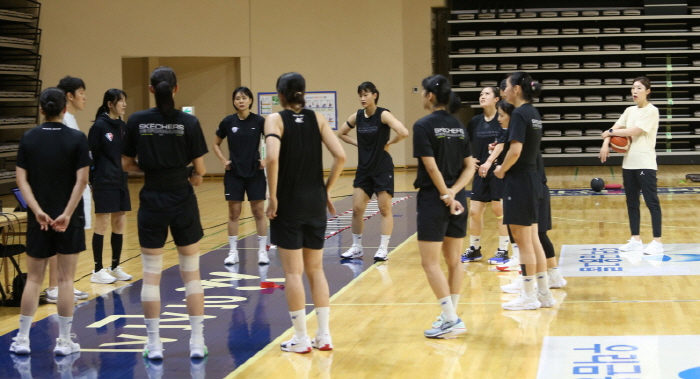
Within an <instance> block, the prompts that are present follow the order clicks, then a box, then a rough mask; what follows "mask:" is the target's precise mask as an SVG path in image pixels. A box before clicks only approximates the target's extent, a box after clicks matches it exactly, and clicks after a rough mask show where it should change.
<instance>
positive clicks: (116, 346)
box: [0, 193, 416, 379]
mask: <svg viewBox="0 0 700 379" xmlns="http://www.w3.org/2000/svg"><path fill="white" fill-rule="evenodd" d="M404 196H410V197H409V198H408V199H406V200H405V201H400V202H398V203H396V204H395V205H394V233H393V237H392V240H391V248H394V247H395V246H397V245H399V244H400V243H401V242H403V241H404V240H406V239H407V238H408V237H410V236H411V235H413V233H415V231H416V225H415V217H412V215H413V214H414V212H415V209H416V205H415V204H416V203H415V201H416V198H415V196H414V193H397V194H395V197H404ZM351 208H352V199H351V198H345V199H343V200H340V201H338V202H336V209H337V210H338V211H339V212H344V211H345V210H349V209H351ZM409 215H411V216H410V217H409ZM337 222H339V221H337ZM329 225H330V223H329ZM379 230H380V217H379V215H375V216H373V217H371V218H369V219H368V220H367V221H366V223H365V233H364V237H363V245H364V246H365V257H364V259H353V260H341V258H340V257H339V255H340V253H341V252H343V251H344V249H347V248H349V247H350V245H351V244H352V232H351V231H350V229H345V230H343V231H340V232H339V233H337V234H335V235H333V236H331V237H330V238H328V239H327V240H326V244H325V249H324V266H325V271H326V276H327V278H328V284H329V287H330V293H331V296H332V295H333V294H334V293H336V292H338V291H339V290H340V289H341V288H343V287H344V286H346V285H347V284H348V283H349V282H350V281H352V280H353V278H355V277H356V276H358V275H359V274H360V273H361V272H362V271H364V270H366V269H367V268H369V267H370V266H371V265H372V264H373V263H374V260H373V259H372V257H373V255H374V253H375V251H376V247H377V246H379V241H380V235H379ZM222 238H225V237H222ZM238 248H239V253H240V256H241V262H240V263H239V264H237V265H233V266H225V265H224V264H223V262H224V258H226V256H227V254H228V246H225V247H224V248H221V249H218V250H214V251H211V252H209V253H206V254H204V255H202V257H201V260H200V268H201V272H202V280H203V283H202V284H203V286H204V288H205V290H204V295H205V302H206V305H205V321H204V325H205V326H204V336H205V339H206V344H207V346H208V348H209V356H208V357H207V358H205V359H192V360H191V359H190V358H189V336H190V331H189V321H188V317H187V310H186V308H185V300H184V287H183V284H182V280H181V279H180V273H179V268H178V266H174V267H171V268H169V269H167V270H165V271H164V272H163V278H162V282H161V299H162V312H163V313H162V315H161V324H160V325H161V326H160V327H161V338H162V340H163V343H164V348H165V351H164V355H165V359H164V360H163V361H162V363H161V362H155V361H148V360H145V359H144V358H143V357H142V354H141V351H142V349H143V344H144V342H145V340H146V328H145V325H144V322H143V311H142V308H141V285H142V281H140V280H139V281H136V282H134V283H133V284H131V285H129V286H127V287H122V288H120V289H119V290H115V291H113V292H111V293H109V294H106V295H103V296H101V297H98V298H96V299H93V300H90V301H86V302H83V303H81V304H80V305H79V306H78V307H77V308H76V310H75V315H74V320H73V332H74V333H75V334H76V338H75V339H74V340H75V341H76V342H78V343H80V346H81V349H82V351H81V352H80V354H74V355H72V356H69V357H55V356H54V354H53V347H54V344H55V340H56V337H57V336H58V318H57V316H56V315H54V316H51V317H48V318H45V319H43V320H41V321H38V322H35V324H34V325H33V327H32V329H31V334H30V340H31V348H32V353H31V355H30V356H24V357H22V356H16V355H14V354H11V353H9V352H8V350H7V349H9V346H10V344H11V342H12V337H13V336H14V335H16V333H17V331H16V330H15V331H13V332H11V333H8V334H6V335H4V336H2V337H0V346H1V347H2V349H3V352H2V353H0V378H7V379H10V378H21V379H28V378H41V379H49V378H62V379H66V378H76V379H77V378H100V379H109V378H119V379H128V378H161V377H162V378H168V379H174V378H198V379H199V378H205V377H206V378H223V377H225V376H226V375H228V374H229V373H231V372H232V371H234V370H235V369H236V367H238V366H240V365H241V364H243V363H244V362H245V361H247V360H248V359H249V358H251V357H252V356H253V355H255V354H256V353H257V352H258V351H260V350H261V349H262V348H263V347H265V346H266V345H268V344H269V343H270V342H271V341H273V340H274V339H275V338H277V337H278V336H280V335H281V334H282V333H283V332H285V331H286V330H287V329H288V328H290V327H291V326H292V324H291V321H290V319H289V313H288V309H287V302H286V300H285V296H284V290H281V289H278V288H274V289H260V282H261V281H272V282H279V283H280V284H282V283H281V282H282V281H283V278H284V273H283V271H282V267H281V263H280V260H279V256H278V252H277V250H275V249H273V250H271V251H270V265H269V266H258V264H257V238H256V236H255V235H253V236H250V237H248V238H244V239H242V240H241V241H239V244H238ZM166 254H176V252H175V251H174V250H173V251H167V252H166ZM310 302H311V296H310V294H309V293H307V303H310ZM312 309H313V306H307V312H310V311H311V310H312ZM332 328H333V325H331V330H332ZM309 332H310V333H311V335H313V334H314V332H315V331H313V330H310V331H309Z"/></svg>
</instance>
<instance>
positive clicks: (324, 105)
mask: <svg viewBox="0 0 700 379" xmlns="http://www.w3.org/2000/svg"><path fill="white" fill-rule="evenodd" d="M304 99H305V100H306V109H310V110H312V111H316V112H318V113H320V114H322V115H323V116H324V117H325V118H326V120H328V124H329V125H330V126H331V128H332V129H333V130H337V129H338V96H337V93H336V92H335V91H315V92H307V93H306V94H305V95H304ZM281 110H282V106H281V105H280V101H279V97H278V95H277V92H259V93H258V113H259V114H260V115H261V116H266V115H269V114H273V113H275V112H279V111H281Z"/></svg>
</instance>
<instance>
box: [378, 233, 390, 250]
mask: <svg viewBox="0 0 700 379" xmlns="http://www.w3.org/2000/svg"><path fill="white" fill-rule="evenodd" d="M390 238H391V235H388V236H387V235H384V234H382V241H381V242H380V243H379V248H380V249H381V248H384V250H389V239H390Z"/></svg>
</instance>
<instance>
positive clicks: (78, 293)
mask: <svg viewBox="0 0 700 379" xmlns="http://www.w3.org/2000/svg"><path fill="white" fill-rule="evenodd" d="M73 294H75V298H76V299H77V300H85V299H87V298H88V296H90V294H88V293H87V292H83V291H80V290H78V289H77V288H75V287H73Z"/></svg>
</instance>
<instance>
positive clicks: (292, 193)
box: [277, 109, 327, 221]
mask: <svg viewBox="0 0 700 379" xmlns="http://www.w3.org/2000/svg"><path fill="white" fill-rule="evenodd" d="M279 114H280V116H281V117H282V122H283V124H284V132H283V133H282V138H281V140H282V145H281V147H280V156H279V171H278V172H279V173H278V180H277V202H278V205H277V216H278V217H279V218H280V219H282V220H302V221H307V220H309V219H310V218H313V217H324V216H325V215H326V196H327V195H326V186H325V184H324V182H323V155H322V151H321V148H322V147H321V131H320V130H319V128H318V121H317V120H316V113H315V112H314V111H312V110H309V109H302V110H301V112H299V113H295V112H293V111H291V110H288V109H285V110H283V111H281V112H279Z"/></svg>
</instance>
